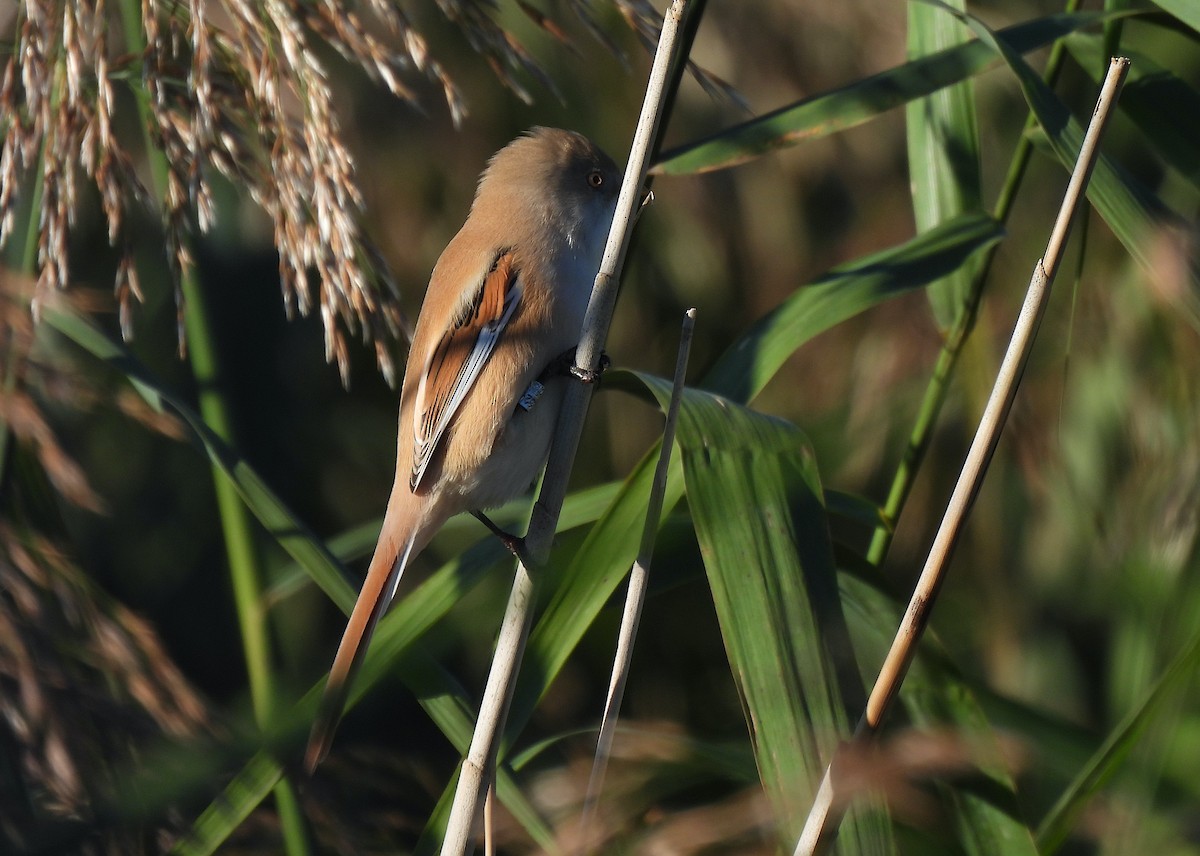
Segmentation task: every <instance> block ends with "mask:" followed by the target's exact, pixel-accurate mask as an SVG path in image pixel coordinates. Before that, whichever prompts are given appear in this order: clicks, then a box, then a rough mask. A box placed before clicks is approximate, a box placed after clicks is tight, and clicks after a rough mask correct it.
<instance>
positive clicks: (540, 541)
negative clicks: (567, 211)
mask: <svg viewBox="0 0 1200 856" xmlns="http://www.w3.org/2000/svg"><path fill="white" fill-rule="evenodd" d="M688 5H689V4H688V2H687V0H674V2H673V3H672V4H671V6H670V8H669V9H668V10H667V14H666V18H665V19H664V22H663V28H662V34H661V35H660V36H659V41H658V49H657V51H656V52H655V55H654V64H653V66H652V68H651V71H650V79H649V82H648V83H647V86H646V97H645V100H644V101H643V103H642V112H641V115H640V116H639V117H638V124H637V130H636V131H635V132H634V138H633V146H632V148H631V150H630V153H629V162H628V164H627V165H626V167H625V176H624V179H623V181H622V184H621V192H620V194H619V195H618V197H617V209H616V216H615V217H614V218H613V225H612V229H611V230H610V231H609V234H608V243H607V244H606V245H605V250H604V257H603V260H602V261H601V263H600V271H599V273H598V274H597V275H596V281H595V284H594V285H593V286H592V296H591V299H590V300H589V302H588V308H587V313H586V315H585V316H584V322H583V332H582V334H581V337H580V341H579V347H578V348H577V349H576V362H577V363H578V364H579V365H581V366H596V365H598V364H599V358H600V353H601V351H602V350H603V347H604V340H605V337H606V336H607V334H608V326H609V322H610V320H611V318H612V310H613V305H614V304H615V302H616V297H617V286H618V283H619V280H620V273H621V266H622V264H623V262H624V260H625V253H626V251H627V249H628V246H629V238H630V236H631V235H632V233H633V223H634V219H635V214H636V212H637V208H638V201H639V196H640V190H641V187H642V186H643V184H644V182H645V180H646V172H647V170H648V168H649V165H650V159H651V154H652V152H653V149H654V146H655V143H656V140H657V137H658V127H659V124H660V121H661V116H662V113H661V106H662V102H663V97H664V93H665V91H666V89H667V86H666V84H667V80H668V78H669V77H670V75H669V74H668V71H669V68H670V66H672V64H673V63H672V54H673V53H674V52H675V51H676V50H677V46H683V45H686V41H681V40H679V39H677V35H678V34H679V31H680V22H681V19H682V18H683V17H684V15H685V13H686V11H687V8H688ZM677 79H678V78H675V80H676V81H677ZM591 394H592V390H591V386H590V385H587V384H583V383H578V384H572V385H571V386H570V387H568V389H567V394H566V396H565V400H564V402H563V406H562V410H561V411H560V413H559V418H558V427H557V429H556V431H555V436H554V442H553V445H552V446H551V448H550V459H549V462H548V463H547V465H546V476H545V478H544V479H543V480H542V489H541V492H540V493H539V494H538V500H537V502H536V503H535V505H534V509H533V514H532V517H531V518H530V522H529V531H528V533H527V534H526V536H525V546H526V552H527V555H528V556H529V561H530V564H532V565H533V566H534V567H540V566H542V565H544V564H545V562H546V559H547V558H548V556H549V553H550V544H551V540H552V538H553V536H554V531H555V529H556V527H557V525H558V515H559V512H560V511H561V509H562V504H563V499H564V498H565V496H566V491H567V480H568V479H569V478H570V475H571V467H572V464H573V462H574V458H575V452H576V450H577V449H578V447H579V436H580V433H581V432H582V430H583V419H584V416H586V415H587V407H588V402H589V400H590V399H591ZM533 603H534V580H533V576H532V575H531V574H530V572H529V568H527V567H526V565H525V562H518V563H517V571H516V576H515V579H514V581H513V587H512V591H511V593H510V595H509V599H508V606H507V607H506V608H505V612H504V618H503V620H502V623H501V627H500V635H499V638H498V639H497V641H496V653H495V655H494V656H493V658H492V667H491V670H490V672H489V673H488V679H487V684H486V685H485V687H484V694H483V701H482V702H481V703H480V709H479V718H478V720H477V721H476V725H475V733H474V734H473V735H472V737H471V746H470V749H469V750H468V752H467V756H466V757H465V758H464V759H463V763H462V770H461V773H460V775H459V779H458V786H457V788H456V790H455V792H454V802H453V804H452V807H451V809H450V818H449V820H448V822H447V828H446V837H445V839H444V840H443V842H442V850H441V852H442V856H452V854H453V856H457V855H458V854H465V853H470V852H471V850H472V848H473V846H474V837H475V835H474V832H475V829H476V828H477V825H478V822H479V820H480V814H481V811H482V807H483V806H482V804H483V796H484V792H485V791H486V790H487V786H488V779H489V776H488V772H489V771H490V770H491V769H492V768H493V766H494V764H495V758H496V753H497V751H498V749H499V742H500V741H499V737H500V734H501V732H502V731H503V728H504V720H505V717H506V716H507V714H508V707H509V704H510V703H511V701H512V694H513V691H514V689H515V687H516V675H517V670H518V669H519V667H520V663H521V657H522V655H523V654H524V651H525V644H526V642H527V640H528V637H529V626H530V623H531V622H532V618H533V614H532V613H533V610H532V607H533Z"/></svg>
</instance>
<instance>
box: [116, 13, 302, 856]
mask: <svg viewBox="0 0 1200 856" xmlns="http://www.w3.org/2000/svg"><path fill="white" fill-rule="evenodd" d="M121 19H122V23H123V26H124V32H125V40H126V44H127V46H128V48H129V50H130V51H131V52H132V53H134V54H140V53H142V52H143V51H144V50H145V47H146V46H145V40H144V38H143V34H142V29H141V26H142V21H141V9H140V5H139V3H138V2H137V0H121ZM132 88H133V90H134V96H135V99H136V101H137V107H138V116H139V119H140V120H141V125H142V130H143V133H144V135H145V142H146V153H147V158H148V159H149V161H150V168H151V173H152V175H153V179H154V185H155V189H156V191H157V192H158V194H159V195H160V197H162V196H164V195H165V193H166V188H167V174H168V165H167V160H166V156H165V155H164V154H163V152H162V151H161V150H160V149H159V148H157V147H156V146H155V145H154V139H153V135H152V133H151V130H150V129H151V128H152V127H153V126H154V121H155V120H154V117H153V114H152V111H151V108H150V100H149V96H148V94H147V93H146V91H145V90H144V89H142V88H141V87H138V86H136V85H135V86H132ZM181 287H182V292H183V298H184V324H185V329H186V333H187V341H188V362H189V363H190V365H191V368H192V375H193V377H194V378H195V379H196V386H197V389H198V398H199V405H200V413H201V416H202V417H203V419H204V421H205V423H206V424H207V425H208V426H209V427H210V428H211V429H212V430H213V432H214V433H215V434H217V436H219V437H220V438H221V439H223V440H226V441H227V442H232V439H233V418H232V412H231V409H230V407H229V404H228V402H227V401H226V400H225V397H224V396H223V395H222V393H221V383H220V374H219V368H218V364H217V348H216V339H215V336H214V335H213V331H212V329H211V326H210V324H209V320H210V316H209V312H208V309H207V306H206V303H205V293H204V290H203V289H202V288H201V287H200V283H199V281H198V280H197V277H196V276H195V272H194V271H193V270H191V269H187V268H185V269H184V270H183V271H181ZM212 477H213V488H214V491H215V493H216V498H217V509H218V514H219V516H220V519H221V530H222V534H223V535H224V539H225V554H226V559H227V561H228V563H229V574H230V582H231V585H232V588H233V598H234V607H235V610H236V612H237V617H238V626H239V628H240V630H241V636H242V654H243V657H244V659H245V663H246V675H247V680H248V683H249V685H250V699H251V705H252V707H253V709H254V718H255V721H256V722H257V723H258V725H259V727H266V725H267V724H268V722H269V720H270V718H271V714H272V711H273V707H274V691H273V686H272V684H273V681H272V674H271V646H270V639H269V635H268V632H267V616H266V612H265V610H264V609H263V597H262V585H261V579H262V574H261V572H260V568H259V564H258V551H257V548H256V546H255V543H254V533H253V529H252V524H251V521H250V513H249V511H248V510H247V509H246V506H245V504H244V503H243V502H242V500H241V497H240V496H239V495H238V492H237V488H236V487H235V486H234V484H233V482H232V481H230V479H229V478H228V477H227V476H226V475H225V473H224V472H222V471H221V470H220V469H219V468H218V467H216V466H215V465H214V466H213V467H212ZM274 793H275V803H276V808H277V809H278V811H279V820H280V826H281V831H282V835H283V841H284V847H285V851H286V852H287V853H288V854H289V856H307V854H308V853H310V852H311V848H310V846H309V843H308V836H307V832H306V831H305V827H304V823H303V814H302V812H301V811H300V807H299V804H298V803H297V801H296V795H295V791H294V790H293V788H292V786H291V784H290V783H289V782H288V781H287V779H282V780H280V781H279V782H278V783H277V784H276V786H275V790H274Z"/></svg>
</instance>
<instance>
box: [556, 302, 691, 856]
mask: <svg viewBox="0 0 1200 856" xmlns="http://www.w3.org/2000/svg"><path fill="white" fill-rule="evenodd" d="M695 329H696V310H695V309H689V310H688V311H687V313H686V314H685V315H684V318H683V331H682V333H681V334H680V336H679V353H678V354H677V356H676V357H675V377H674V379H673V382H672V385H671V402H670V404H669V405H668V406H667V418H666V422H665V424H664V425H663V438H662V448H661V449H660V450H659V454H658V463H657V464H656V465H655V469H654V480H653V481H652V482H651V484H650V501H649V504H648V506H647V508H646V523H645V525H644V526H643V527H642V541H641V544H640V546H639V548H638V557H637V561H636V562H634V563H633V569H632V570H631V571H630V572H629V589H628V591H627V592H626V594H625V610H624V612H623V613H622V615H621V628H620V630H619V632H618V633H617V652H616V654H615V656H614V657H613V670H612V678H611V679H610V680H609V682H608V698H607V699H606V701H605V703H604V718H603V719H602V720H601V721H600V734H599V735H598V736H597V738H596V757H595V760H594V761H593V762H592V774H591V776H590V777H589V779H588V789H587V796H586V797H585V798H584V801H583V813H582V817H581V818H580V821H579V842H580V848H581V849H583V850H584V851H585V852H586V850H587V849H588V844H587V841H588V830H590V829H591V824H592V819H593V817H594V816H595V813H596V805H597V804H598V803H599V801H600V791H601V789H602V788H603V787H604V774H605V772H606V771H607V770H608V759H609V757H610V756H611V755H612V742H613V735H614V734H615V733H616V730H617V717H618V716H619V715H620V712H621V701H622V699H623V698H624V697H625V681H626V679H627V678H628V677H629V664H630V663H631V662H632V661H633V641H634V639H635V638H636V637H637V631H638V625H639V623H640V622H641V618H642V605H643V604H644V603H645V602H646V587H647V585H648V584H649V581H650V560H651V558H652V557H653V555H654V542H655V540H656V538H657V536H658V525H659V521H660V519H661V518H662V505H663V494H664V493H665V492H666V489H667V470H668V469H669V468H670V465H671V449H672V447H673V446H674V445H675V424H676V422H678V420H679V402H680V401H681V400H682V399H683V382H684V377H685V376H686V375H687V364H688V355H689V354H690V353H691V349H692V334H693V332H694V331H695Z"/></svg>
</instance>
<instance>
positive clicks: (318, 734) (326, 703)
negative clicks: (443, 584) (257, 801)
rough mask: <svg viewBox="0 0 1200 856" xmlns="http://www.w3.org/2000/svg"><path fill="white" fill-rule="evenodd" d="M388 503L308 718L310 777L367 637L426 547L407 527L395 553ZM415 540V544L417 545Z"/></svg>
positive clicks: (306, 757) (413, 529)
mask: <svg viewBox="0 0 1200 856" xmlns="http://www.w3.org/2000/svg"><path fill="white" fill-rule="evenodd" d="M392 505H393V504H392V503H389V506H388V511H387V513H386V514H385V515H384V523H383V531H382V532H381V533H380V537H379V544H378V546H377V547H376V548H375V555H374V556H372V558H371V566H370V568H369V569H368V570H367V577H366V579H365V580H364V581H363V587H362V591H360V592H359V594H358V600H357V601H355V603H354V611H353V612H351V613H350V621H349V622H348V623H347V624H346V631H345V632H344V633H343V634H342V641H341V644H339V645H338V650H337V656H335V657H334V659H333V666H332V668H330V670H329V680H328V681H327V682H326V684H325V694H324V695H323V696H322V697H321V706H320V708H319V709H318V711H317V718H316V719H315V720H313V726H312V731H311V732H309V735H308V748H307V749H306V750H305V752H304V767H305V769H306V770H307V771H308V772H309V774H311V773H312V772H313V770H315V769H316V767H317V765H318V764H320V763H321V761H323V760H324V759H325V755H326V754H327V753H328V752H329V744H330V743H332V742H333V734H334V732H335V731H336V730H337V726H338V722H339V721H340V720H341V718H342V710H343V708H344V707H345V705H346V697H347V696H348V695H349V694H350V687H351V686H352V684H353V682H354V676H355V674H357V672H358V668H359V666H361V665H362V661H363V658H364V657H365V656H366V653H367V646H368V645H369V644H370V643H371V635H372V634H373V633H374V632H375V626H376V625H377V624H378V623H379V619H380V618H382V617H383V614H384V613H385V612H387V608H388V606H389V605H390V604H391V602H392V598H393V597H394V596H395V594H396V587H397V586H398V585H399V584H400V576H401V575H402V574H403V573H404V569H405V567H406V566H407V565H408V562H409V560H410V559H411V558H413V556H415V555H416V554H417V553H419V552H420V551H421V550H422V549H423V548H424V546H425V544H424V541H426V540H428V539H426V538H422V535H423V534H424V532H425V531H426V529H425V527H420V526H411V527H410V528H409V531H408V533H407V534H406V536H405V538H406V540H405V542H404V546H403V548H402V549H400V550H396V544H395V541H394V540H392V538H391V537H389V536H390V534H391V529H390V527H389V523H391V522H392V520H391V519H390V518H392V517H393V513H394V511H395V510H396V509H393V508H392ZM418 540H420V543H418Z"/></svg>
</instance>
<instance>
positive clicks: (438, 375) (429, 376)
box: [305, 128, 620, 773]
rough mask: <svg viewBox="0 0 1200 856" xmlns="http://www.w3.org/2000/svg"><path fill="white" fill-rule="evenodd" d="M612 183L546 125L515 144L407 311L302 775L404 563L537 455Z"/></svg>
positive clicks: (561, 386)
mask: <svg viewBox="0 0 1200 856" xmlns="http://www.w3.org/2000/svg"><path fill="white" fill-rule="evenodd" d="M619 184H620V174H619V173H618V172H617V168H616V165H615V164H614V163H613V161H612V159H611V158H609V157H608V155H606V154H604V152H602V151H601V150H600V149H598V148H597V147H596V146H595V145H594V144H593V143H592V142H591V141H590V140H588V139H587V138H586V137H584V136H583V135H581V134H577V133H574V132H572V131H563V130H559V129H556V128H534V129H532V130H531V131H529V132H528V133H526V134H523V135H522V136H520V137H518V138H517V139H515V140H513V141H512V142H511V143H509V144H508V145H507V146H505V147H504V148H502V149H501V150H500V151H498V152H497V153H496V154H495V155H493V156H492V159H491V160H490V161H489V162H488V165H487V168H486V169H485V170H484V172H483V175H482V176H480V179H479V186H478V188H477V189H476V191H475V200H474V202H473V203H472V204H471V211H470V214H469V215H468V216H467V220H466V222H465V223H463V226H462V228H461V229H460V230H459V232H458V234H457V235H455V236H454V238H453V240H451V241H450V243H449V244H448V245H447V247H446V249H445V250H444V251H443V252H442V255H441V258H439V259H438V262H437V264H436V265H435V266H434V269H433V274H432V276H431V277H430V280H429V288H428V290H427V291H426V293H425V301H424V303H423V304H422V306H421V313H420V315H419V316H418V318H417V327H416V331H415V333H414V334H413V340H412V347H411V348H410V350H409V353H408V363H407V365H406V367H405V371H404V383H403V385H402V387H401V391H400V427H399V436H398V437H397V441H396V446H397V449H396V476H395V481H394V482H393V484H392V493H391V497H390V498H389V499H388V504H387V512H386V513H385V514H384V517H383V528H382V530H381V531H380V533H379V542H378V543H377V545H376V547H375V554H374V555H373V556H372V557H371V564H370V566H369V568H368V569H367V576H366V579H365V581H364V582H363V587H362V590H361V591H360V592H359V595H358V600H357V602H355V604H354V611H353V612H352V613H351V615H350V621H349V623H348V624H347V625H346V630H345V633H344V634H343V635H342V641H341V644H340V645H339V646H338V651H337V656H336V657H335V658H334V661H333V667H332V668H331V669H330V671H329V680H328V682H327V683H326V685H325V694H324V696H323V697H322V700H321V707H320V709H319V711H318V713H317V718H316V720H315V721H314V723H313V727H312V732H311V734H310V736H309V741H308V748H307V750H306V752H305V767H306V768H307V769H308V771H309V772H310V773H311V772H312V771H313V770H314V769H315V768H316V766H317V765H318V764H319V763H320V762H321V760H322V759H323V758H324V757H325V755H326V753H327V752H328V751H329V744H330V742H331V741H332V739H333V733H334V730H335V729H336V728H337V724H338V720H339V719H340V718H341V715H342V709H343V707H344V705H345V701H346V696H347V694H348V693H349V691H350V684H351V681H353V680H354V675H355V672H356V671H357V670H358V666H359V665H360V663H361V662H362V658H363V656H364V654H365V653H366V650H367V645H368V644H369V643H370V641H371V634H372V632H373V631H374V630H375V626H376V624H378V622H379V619H380V617H381V616H382V615H383V613H384V612H385V611H386V610H387V608H388V605H389V604H390V603H391V600H392V598H393V596H394V595H395V593H396V587H397V585H398V584H399V582H400V576H401V574H403V573H404V569H405V568H406V567H407V566H408V564H409V563H410V562H411V561H412V560H413V558H414V557H416V555H417V554H418V553H420V552H421V550H423V549H424V548H425V546H426V545H427V544H428V543H429V541H430V539H432V538H433V536H434V535H435V534H436V533H437V531H438V530H439V529H440V528H441V527H442V525H443V524H444V523H445V522H446V521H447V520H448V519H449V518H450V517H452V516H454V515H455V514H459V513H460V512H463V511H470V512H473V513H476V514H477V516H479V517H480V519H481V520H483V521H484V522H485V523H488V524H489V527H490V526H491V525H490V521H487V519H486V518H485V517H483V516H482V513H481V512H482V510H483V509H486V508H491V507H493V506H496V505H500V504H502V503H504V502H507V501H508V500H510V499H513V498H514V497H516V496H518V495H520V494H521V493H522V492H523V491H525V490H526V489H527V488H528V487H529V486H530V484H531V483H532V482H533V481H534V479H536V478H537V476H538V473H539V472H540V471H541V469H542V467H543V466H544V465H545V463H546V456H547V455H548V453H549V448H550V439H551V435H552V433H553V431H554V426H555V423H556V421H557V417H558V410H559V403H560V401H561V398H562V395H563V392H564V391H565V389H566V383H567V374H568V372H567V371H566V370H565V369H564V366H570V365H571V364H572V363H573V358H572V355H571V349H572V348H573V347H574V346H575V345H576V344H577V343H578V341H579V336H580V332H581V328H582V326H583V316H584V312H585V310H586V309H587V304H588V299H589V296H590V294H591V289H592V283H593V281H594V280H595V277H596V272H597V270H598V269H599V267H600V259H601V255H602V253H603V251H604V242H605V239H606V237H607V235H608V231H609V227H610V225H611V223H612V218H613V211H614V209H615V207H616V200H617V191H618V189H619ZM580 374H583V375H586V374H587V373H586V372H582V373H580ZM491 528H493V531H496V532H497V534H501V535H503V533H500V532H499V531H498V530H496V529H495V528H494V527H491ZM506 543H507V544H508V546H509V547H510V549H514V550H515V548H517V546H518V544H519V540H518V539H514V538H511V536H509V537H508V539H507V540H506Z"/></svg>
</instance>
